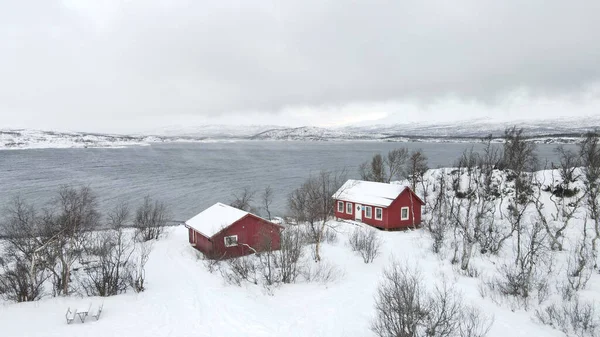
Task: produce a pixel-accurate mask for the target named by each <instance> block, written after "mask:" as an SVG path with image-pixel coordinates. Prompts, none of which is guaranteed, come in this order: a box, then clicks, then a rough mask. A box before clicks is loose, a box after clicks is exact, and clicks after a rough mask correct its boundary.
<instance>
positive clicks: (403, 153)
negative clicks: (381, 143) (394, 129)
mask: <svg viewBox="0 0 600 337" xmlns="http://www.w3.org/2000/svg"><path fill="white" fill-rule="evenodd" d="M407 161H408V149H407V148H405V147H403V148H398V149H394V150H391V151H389V152H388V154H387V158H386V161H385V163H386V165H387V179H386V182H387V183H389V182H390V181H391V180H392V179H403V178H404V177H405V176H406V163H407Z"/></svg>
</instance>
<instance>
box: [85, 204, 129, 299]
mask: <svg viewBox="0 0 600 337" xmlns="http://www.w3.org/2000/svg"><path fill="white" fill-rule="evenodd" d="M129 218H130V212H129V207H128V205H127V204H126V203H120V204H118V205H117V206H115V208H114V209H113V210H112V211H111V212H110V213H109V214H108V216H107V225H108V226H107V227H108V229H107V230H103V231H97V232H92V233H89V235H90V237H91V238H90V239H89V240H88V241H87V245H86V247H84V251H85V253H86V254H85V257H86V258H88V259H90V260H88V261H87V263H86V264H85V266H84V268H83V270H84V274H85V277H84V278H83V279H82V280H81V286H82V287H83V289H84V291H85V293H86V294H87V295H88V296H113V295H117V294H120V293H123V292H125V291H126V290H127V288H128V286H129V284H130V283H131V277H132V276H131V275H132V269H133V267H134V266H133V263H132V256H133V254H134V251H135V245H134V240H133V236H132V235H127V233H125V226H127V222H128V220H129Z"/></svg>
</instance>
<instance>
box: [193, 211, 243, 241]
mask: <svg viewBox="0 0 600 337" xmlns="http://www.w3.org/2000/svg"><path fill="white" fill-rule="evenodd" d="M248 214H249V213H248V212H246V211H242V210H241V209H237V208H235V207H231V206H229V205H225V204H222V203H220V202H218V203H216V204H214V205H212V206H210V207H209V208H207V209H205V210H204V211H202V213H200V214H198V215H196V216H195V217H193V218H191V219H189V220H188V221H186V222H185V224H186V225H187V226H189V227H191V228H193V229H195V230H196V231H198V232H200V233H201V234H203V235H204V236H206V237H209V238H210V237H212V236H213V235H215V234H217V233H218V232H220V231H221V230H222V229H223V228H225V227H229V226H230V225H232V224H233V223H234V222H236V221H238V220H240V219H241V218H243V217H245V216H246V215H248Z"/></svg>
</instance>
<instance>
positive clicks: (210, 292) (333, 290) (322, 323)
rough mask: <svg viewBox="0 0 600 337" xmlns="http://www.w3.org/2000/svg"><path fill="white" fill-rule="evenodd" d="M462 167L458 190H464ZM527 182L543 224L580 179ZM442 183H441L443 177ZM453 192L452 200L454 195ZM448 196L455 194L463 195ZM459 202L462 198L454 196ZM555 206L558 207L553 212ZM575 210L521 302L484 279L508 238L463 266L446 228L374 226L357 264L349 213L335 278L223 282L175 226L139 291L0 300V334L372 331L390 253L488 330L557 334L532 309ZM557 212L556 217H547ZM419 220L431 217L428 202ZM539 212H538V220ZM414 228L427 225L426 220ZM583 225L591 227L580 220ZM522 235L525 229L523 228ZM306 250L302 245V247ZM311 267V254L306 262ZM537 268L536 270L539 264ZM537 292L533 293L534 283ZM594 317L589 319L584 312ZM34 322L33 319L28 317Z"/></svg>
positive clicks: (505, 186)
mask: <svg viewBox="0 0 600 337" xmlns="http://www.w3.org/2000/svg"><path fill="white" fill-rule="evenodd" d="M455 173H456V170H455V169H440V170H430V171H429V172H428V173H427V175H426V179H425V183H424V184H422V186H421V187H420V188H419V193H420V194H421V195H422V194H423V191H424V190H423V188H426V189H427V191H428V200H429V205H432V204H433V203H435V196H436V193H435V191H436V189H437V191H439V190H440V189H439V187H434V185H435V181H436V180H437V179H439V177H440V175H447V176H449V177H450V176H451V175H452V174H455ZM465 178H466V176H464V175H463V179H461V181H462V182H461V183H460V184H459V185H460V187H459V188H460V189H463V190H465V191H468V190H469V187H468V184H467V183H468V182H467V180H466V179H465ZM507 178H508V177H507V176H506V175H505V174H504V173H503V172H500V171H495V172H494V178H493V185H494V186H497V187H498V188H499V191H500V194H501V195H502V196H503V198H500V196H498V198H497V199H494V200H493V201H492V204H493V205H494V208H493V209H495V210H496V211H495V213H494V214H493V215H492V216H493V218H494V219H495V221H496V226H498V228H500V229H502V228H505V226H507V224H508V222H509V220H508V219H507V218H506V213H504V214H503V213H501V211H502V212H505V211H506V210H507V207H509V206H508V198H510V196H511V193H512V189H513V187H514V186H513V182H512V179H507ZM535 181H536V182H537V183H539V186H540V187H541V189H537V188H534V194H533V195H534V196H535V197H537V198H538V200H539V201H540V202H542V203H543V206H544V207H542V208H541V209H542V213H543V215H544V216H545V217H547V220H549V221H550V225H551V226H555V225H559V224H560V219H561V216H560V215H558V214H559V212H558V210H559V209H562V210H563V211H564V210H565V209H566V208H569V207H571V206H569V205H570V204H571V202H572V201H574V200H576V199H577V198H578V196H581V188H582V185H581V182H580V181H579V182H577V183H575V184H573V185H572V187H573V188H578V189H579V193H578V194H576V195H575V196H573V197H571V198H570V199H569V198H567V199H565V203H560V202H558V203H555V202H557V199H556V198H555V197H552V194H551V193H550V192H548V191H545V190H546V189H547V187H548V186H556V184H558V183H560V180H559V179H558V178H557V172H556V171H540V172H538V173H536V179H535ZM448 188H449V189H450V186H448ZM460 200H462V201H460ZM460 200H459V199H456V200H455V201H456V202H463V201H464V200H465V199H460ZM462 205H463V206H464V204H462ZM561 212H562V211H561ZM585 213H586V212H585V210H584V209H583V208H580V209H579V211H578V212H577V213H576V217H575V218H573V219H572V220H571V222H570V223H569V224H568V226H567V229H566V230H565V232H564V233H565V235H564V248H565V250H564V251H550V250H547V251H546V253H545V254H547V256H548V257H551V260H552V264H551V266H550V267H551V270H548V272H549V274H545V278H546V280H547V281H548V284H549V287H548V288H545V289H537V290H536V294H537V295H532V297H531V299H530V300H529V301H530V303H529V305H528V306H527V308H525V307H523V306H521V305H519V304H518V302H519V301H518V300H515V299H511V298H509V297H502V296H499V295H498V294H496V293H494V290H493V289H491V288H490V286H489V285H490V284H491V283H490V282H491V280H493V279H494V278H496V277H498V276H500V275H501V266H503V265H507V264H508V265H511V264H514V257H515V247H516V243H517V241H516V237H514V236H513V237H512V238H510V239H509V240H508V241H506V244H505V245H504V248H502V250H501V251H500V252H499V254H498V255H494V254H489V253H482V252H481V251H480V250H479V249H475V250H474V251H473V256H472V260H471V267H470V270H469V272H468V273H471V275H467V274H468V273H465V272H464V271H460V270H459V266H458V265H457V264H452V263H451V257H452V254H453V250H454V247H455V246H454V245H453V243H452V237H451V231H450V232H448V235H449V236H448V237H447V239H446V241H445V244H444V246H443V247H442V248H441V250H440V253H439V254H434V253H433V252H432V244H433V240H432V236H431V235H430V233H429V232H428V230H427V229H426V228H422V229H417V230H408V231H405V232H382V231H377V235H378V237H379V238H380V239H381V241H382V247H381V254H380V256H379V257H377V258H376V259H375V260H374V262H373V263H370V264H365V263H364V262H363V259H362V258H361V257H359V256H358V255H356V254H355V253H353V252H352V251H351V249H350V247H348V244H347V241H348V237H349V236H350V233H352V232H353V231H354V230H355V229H356V228H363V229H364V230H372V231H375V230H374V229H371V228H369V227H366V226H365V225H363V224H360V223H356V222H352V221H350V222H346V221H344V222H337V221H333V222H332V223H331V225H332V227H334V228H336V233H337V240H333V241H330V242H329V243H325V244H324V245H323V247H322V248H323V251H322V257H323V260H324V261H323V262H321V263H327V264H330V265H332V266H334V267H335V268H336V269H337V270H338V271H340V273H339V277H338V278H337V279H336V280H334V281H331V282H327V283H308V282H305V281H301V282H299V283H296V284H284V285H281V286H279V287H274V288H271V289H266V288H265V287H263V286H261V285H255V284H252V283H243V284H242V286H235V285H230V284H227V283H226V282H225V281H224V279H223V276H222V275H221V274H220V273H219V272H213V273H211V272H209V271H208V269H207V266H206V265H205V262H204V261H202V260H200V259H198V254H197V252H196V251H195V250H194V249H193V248H192V247H190V246H189V244H188V233H187V230H186V229H185V228H183V227H175V228H173V229H171V230H170V231H169V232H168V233H167V235H166V237H165V238H164V239H162V240H160V241H158V242H157V243H156V245H155V249H154V251H153V252H152V254H151V256H150V261H149V263H148V265H147V275H146V276H147V290H146V291H145V292H143V293H140V294H133V293H129V294H124V295H119V296H114V297H108V298H76V297H71V298H45V299H43V300H41V301H39V302H33V303H21V304H9V303H4V304H2V305H0V327H2V333H3V334H2V335H3V336H11V337H18V336H28V337H35V336H81V335H86V336H90V337H104V336H116V335H118V336H132V337H133V336H144V337H146V336H234V335H237V336H239V335H243V336H328V337H329V336H344V337H347V336H375V335H374V334H373V332H372V331H371V330H370V324H371V321H372V319H373V317H374V315H375V310H374V298H375V295H376V291H377V287H378V284H379V283H380V282H381V278H382V273H383V271H384V269H385V268H386V267H388V266H389V265H390V263H391V262H392V261H397V262H399V263H401V264H405V265H409V266H411V267H414V268H417V269H419V270H420V272H421V274H422V282H423V285H424V286H425V287H427V288H428V289H433V288H434V287H435V286H440V285H442V284H446V285H449V286H452V287H454V288H455V289H456V290H457V291H459V292H460V293H461V294H462V295H461V298H462V300H463V302H465V303H467V304H471V305H473V306H475V307H477V308H479V309H480V310H481V311H482V312H483V313H484V314H486V315H488V316H493V317H494V323H493V325H492V328H491V330H490V332H489V334H488V336H489V337H504V336H507V335H508V336H514V337H517V336H527V337H531V336H549V337H552V336H556V337H559V336H564V334H563V333H562V332H560V331H559V330H555V329H553V328H552V327H550V326H547V325H543V324H541V323H540V322H538V320H537V319H536V318H535V311H536V310H537V309H543V308H546V307H547V306H548V305H550V304H552V303H562V302H563V301H565V300H564V299H563V298H562V295H561V291H560V289H559V288H560V285H561V282H564V280H565V279H566V277H567V268H568V261H569V258H570V256H572V253H573V252H574V249H575V247H576V246H577V242H578V241H579V240H580V238H581V235H582V231H583V224H584V217H585ZM554 214H557V216H558V217H557V218H553V217H552V216H553V215H554ZM537 217H538V214H537V211H536V209H535V207H529V208H528V209H527V211H526V212H525V215H524V224H526V225H524V226H525V229H524V233H529V232H530V230H531V226H532V224H533V223H535V222H536V219H538V218H537ZM424 218H425V220H426V221H427V220H428V219H431V218H432V214H431V212H430V211H428V212H427V213H426V214H425V216H424ZM538 220H539V219H538ZM424 227H427V226H426V225H425V226H424ZM589 230H590V231H591V229H589ZM523 241H527V234H523ZM305 249H306V252H307V256H310V253H309V250H310V247H309V246H306V247H305ZM309 263H310V265H309V266H315V265H316V263H315V262H309ZM544 272H546V271H544ZM542 290H543V291H544V296H540V295H539V294H541V291H542ZM579 295H580V297H581V298H582V299H585V300H588V301H594V300H600V275H598V274H597V273H594V274H593V275H591V279H590V281H589V283H588V284H587V287H586V288H585V289H583V290H580V291H579ZM89 303H94V305H96V304H99V303H104V312H103V316H102V318H101V319H100V320H99V321H97V322H96V321H93V320H88V321H86V323H83V324H82V323H74V324H71V325H67V324H66V322H65V318H64V314H65V312H66V310H67V307H87V306H88V305H89ZM594 319H597V318H594ZM31 322H35V324H31Z"/></svg>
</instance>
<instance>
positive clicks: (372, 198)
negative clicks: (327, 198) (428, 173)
mask: <svg viewBox="0 0 600 337" xmlns="http://www.w3.org/2000/svg"><path fill="white" fill-rule="evenodd" d="M406 188H408V186H406V185H399V184H386V183H377V182H373V181H363V180H352V179H350V180H348V181H347V182H346V183H345V184H344V185H342V187H341V188H340V189H339V190H338V191H337V192H335V194H334V195H333V198H334V199H337V200H344V201H351V202H355V203H359V204H366V205H373V206H382V207H388V206H389V205H391V204H392V202H393V201H394V200H396V198H397V197H398V196H399V195H400V194H401V193H402V192H403V191H404V190H405V189H406Z"/></svg>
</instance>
